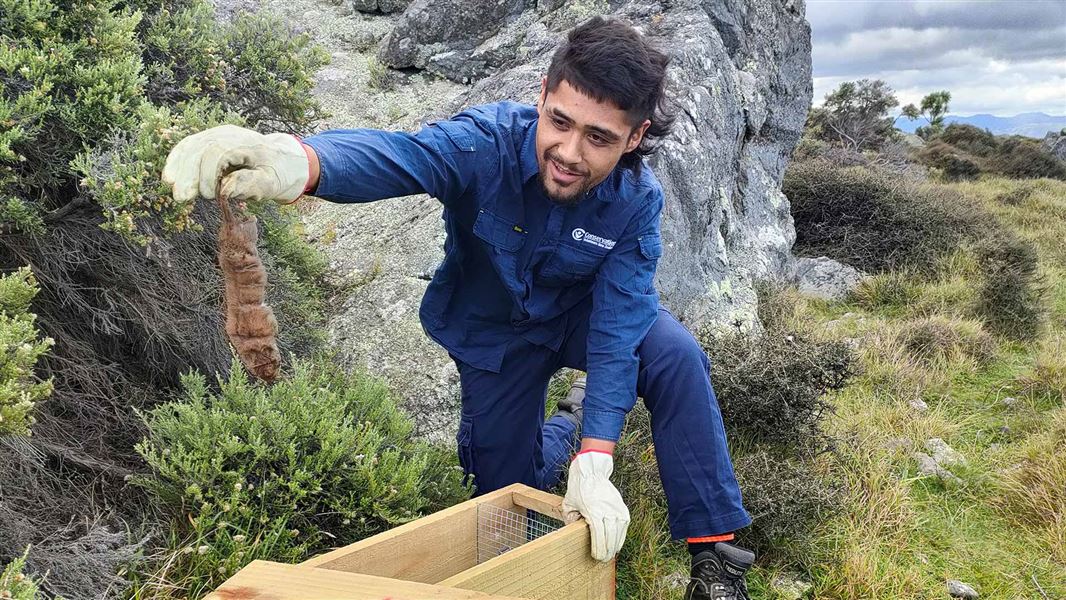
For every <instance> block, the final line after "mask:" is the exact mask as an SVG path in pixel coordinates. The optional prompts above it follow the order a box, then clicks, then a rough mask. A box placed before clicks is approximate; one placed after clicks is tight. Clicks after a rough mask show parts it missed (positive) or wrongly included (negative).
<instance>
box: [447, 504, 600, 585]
mask: <svg viewBox="0 0 1066 600" xmlns="http://www.w3.org/2000/svg"><path fill="white" fill-rule="evenodd" d="M590 544H591V542H590V539H589V529H588V524H587V523H586V522H585V521H584V520H580V521H577V522H575V523H571V524H569V525H566V526H564V527H562V528H561V529H559V530H557V531H554V532H552V533H550V534H548V535H545V536H544V537H541V538H538V539H536V540H533V541H532V542H529V543H527V544H524V545H522V546H520V547H518V548H515V549H514V550H511V551H510V552H507V553H505V554H501V555H500V556H497V557H495V558H493V559H490V560H488V561H486V562H483V563H481V564H480V565H477V566H475V567H472V568H470V569H467V570H465V571H463V572H461V573H457V574H455V575H453V576H452V577H449V578H448V579H445V580H443V581H441V582H440V585H443V586H448V587H455V588H462V589H467V590H477V591H480V592H486V593H490V594H508V595H512V596H521V597H523V598H533V599H545V600H563V599H565V600H614V597H615V563H614V561H611V562H609V563H603V562H600V561H597V560H595V559H593V558H592V555H591V548H590Z"/></svg>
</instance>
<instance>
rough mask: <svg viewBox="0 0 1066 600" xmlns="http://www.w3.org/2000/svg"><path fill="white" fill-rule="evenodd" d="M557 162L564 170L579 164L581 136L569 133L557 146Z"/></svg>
mask: <svg viewBox="0 0 1066 600" xmlns="http://www.w3.org/2000/svg"><path fill="white" fill-rule="evenodd" d="M558 154H559V160H560V161H561V162H562V163H563V166H564V167H566V168H570V167H574V166H576V165H579V164H581V135H580V134H577V133H571V134H570V135H568V136H566V139H564V140H563V142H562V143H561V144H559V152H558Z"/></svg>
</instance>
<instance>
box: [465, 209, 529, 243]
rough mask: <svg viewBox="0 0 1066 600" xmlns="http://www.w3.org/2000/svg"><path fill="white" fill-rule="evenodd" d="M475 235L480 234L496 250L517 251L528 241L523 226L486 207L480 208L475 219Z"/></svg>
mask: <svg viewBox="0 0 1066 600" xmlns="http://www.w3.org/2000/svg"><path fill="white" fill-rule="evenodd" d="M474 235H476V236H478V237H479V238H481V239H482V241H484V242H485V243H487V244H488V245H489V246H492V248H493V250H494V252H495V253H496V254H499V253H501V252H517V251H518V249H519V248H521V247H522V244H524V243H525V241H526V234H525V232H524V231H522V228H521V227H519V226H517V225H515V224H514V223H511V222H510V221H508V220H506V219H503V218H501V217H499V216H496V215H494V214H492V213H490V212H488V211H486V210H484V209H482V210H479V211H478V213H477V219H475V220H474Z"/></svg>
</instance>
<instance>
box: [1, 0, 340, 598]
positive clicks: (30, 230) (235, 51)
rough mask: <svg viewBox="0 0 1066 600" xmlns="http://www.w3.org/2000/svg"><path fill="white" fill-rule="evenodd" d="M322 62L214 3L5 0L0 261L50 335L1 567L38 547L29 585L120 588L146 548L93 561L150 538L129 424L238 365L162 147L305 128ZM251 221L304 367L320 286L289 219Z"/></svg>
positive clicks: (4, 508)
mask: <svg viewBox="0 0 1066 600" xmlns="http://www.w3.org/2000/svg"><path fill="white" fill-rule="evenodd" d="M326 57H327V54H326V53H325V51H323V50H322V49H321V48H317V47H314V46H312V45H311V43H310V39H309V37H308V36H306V35H303V34H298V33H297V32H295V31H293V30H292V29H291V28H290V27H289V26H287V25H286V24H284V23H282V22H281V21H280V20H278V19H276V18H272V17H269V16H266V15H263V14H250V13H246V14H241V15H239V16H238V17H237V18H236V19H235V20H233V21H228V20H224V19H219V18H217V17H216V15H215V13H214V11H213V7H212V4H211V3H210V2H208V1H207V0H163V1H155V0H152V1H148V0H130V1H119V0H98V1H96V0H94V1H93V2H88V1H80V0H79V1H76V2H60V1H58V0H28V1H27V0H0V86H2V90H3V91H2V93H0V231H2V233H3V235H2V236H0V266H2V268H3V269H4V271H5V272H11V271H14V270H16V269H18V268H20V267H22V266H24V265H27V264H30V265H33V273H34V277H35V278H36V280H37V281H39V288H40V291H39V293H38V294H37V295H36V297H35V298H34V302H33V308H34V312H35V313H37V314H38V315H39V318H38V319H37V321H36V324H37V326H38V327H39V328H40V330H41V335H42V336H43V337H45V338H51V339H54V340H56V343H55V346H54V347H53V348H52V349H51V351H50V352H47V353H44V354H41V355H40V357H39V361H38V363H37V365H36V370H37V371H38V372H39V374H40V375H39V376H40V378H41V379H42V380H45V381H51V382H52V385H53V387H54V389H53V392H52V394H51V396H50V397H49V401H48V402H46V403H39V404H38V405H37V407H36V410H35V413H34V414H35V417H36V423H35V424H34V428H33V434H34V435H33V437H32V438H30V439H20V440H19V444H18V445H14V446H10V447H9V448H6V449H5V455H4V460H3V461H2V464H0V467H3V468H0V496H2V497H0V560H3V559H12V558H14V557H15V556H16V555H17V554H19V553H21V552H22V549H23V548H25V547H26V546H27V545H28V544H34V545H35V548H38V549H39V550H41V551H38V552H34V553H32V554H31V555H30V556H29V557H28V558H27V564H28V567H29V568H30V570H31V571H33V572H44V571H47V570H49V569H50V568H52V567H54V566H55V565H56V564H59V563H60V562H63V561H61V560H60V559H59V558H57V557H61V556H64V557H65V556H76V557H77V558H78V560H73V561H67V562H69V563H70V564H76V565H80V566H79V567H75V566H71V567H70V568H69V569H65V570H64V569H56V568H52V569H51V570H52V573H53V574H52V576H51V577H50V579H49V584H48V588H49V592H52V591H53V589H55V590H71V589H75V590H89V589H94V590H95V589H100V590H102V589H105V588H109V587H111V588H113V587H115V586H120V585H121V583H120V582H116V581H115V578H116V577H117V578H118V579H119V580H121V579H122V576H117V575H116V571H117V569H118V566H119V565H120V564H121V563H123V562H126V559H127V558H128V556H129V555H130V554H131V553H132V551H131V550H130V549H131V548H135V547H136V540H131V541H130V544H131V545H129V546H128V547H125V548H122V547H121V546H122V544H119V543H115V544H108V545H106V546H104V547H101V548H100V549H99V552H96V551H95V550H94V551H93V552H87V551H85V550H84V549H85V548H86V547H89V544H90V541H87V539H88V536H89V535H90V534H91V532H92V531H97V530H99V531H108V532H116V531H123V532H124V531H126V530H127V529H128V528H134V529H142V526H143V523H142V521H143V512H144V510H145V507H144V505H143V500H144V498H143V495H139V494H138V493H137V492H136V491H132V490H130V488H129V486H127V485H126V484H125V482H124V477H125V475H127V474H129V473H130V472H132V471H136V470H138V469H141V468H143V464H142V462H141V459H140V457H139V456H138V455H137V454H136V452H134V450H133V445H134V443H135V442H136V441H137V440H138V439H140V438H141V437H142V436H143V433H144V429H143V428H144V425H143V423H141V422H140V421H139V420H138V418H137V417H136V413H135V411H136V410H137V409H142V410H147V409H150V408H151V407H152V406H154V405H156V404H157V403H159V402H160V401H161V400H163V399H164V398H166V397H168V395H169V394H170V393H172V391H173V390H174V389H175V388H177V387H178V386H179V375H180V373H182V372H185V371H187V370H189V369H195V370H198V371H201V372H205V373H214V372H223V373H224V372H226V371H227V370H228V369H229V368H230V359H231V353H230V348H229V343H228V340H226V339H225V337H224V333H223V328H222V313H221V302H222V298H221V294H220V293H219V290H220V289H221V282H220V280H219V274H218V265H217V259H216V253H217V248H218V240H217V235H216V232H217V226H218V207H217V206H216V205H215V204H214V203H211V202H202V201H200V202H196V203H191V204H178V203H175V202H174V201H173V199H172V198H171V197H170V194H169V189H168V188H167V187H166V186H165V185H164V184H163V183H162V181H161V180H160V173H161V169H162V166H163V163H164V161H165V158H166V156H167V153H168V152H169V150H170V149H171V148H172V147H173V146H174V144H176V143H177V142H178V141H180V140H181V139H182V138H183V137H185V136H186V135H188V134H190V133H193V132H196V131H200V130H202V129H205V128H208V127H212V126H215V125H218V124H222V123H234V124H238V125H242V126H245V127H250V128H258V129H261V130H263V131H285V132H290V133H294V134H298V135H303V134H307V133H309V132H311V131H312V130H313V129H314V126H315V124H316V121H317V120H318V119H319V118H320V117H321V116H323V113H322V111H321V110H320V108H319V107H318V104H317V101H316V100H315V98H314V96H313V94H311V88H312V85H313V81H312V74H313V72H314V71H315V70H316V69H317V68H318V67H320V66H321V65H323V64H324V62H325V60H326ZM255 209H256V210H257V212H258V213H259V214H260V224H261V225H262V228H263V230H264V231H267V232H268V234H267V235H264V236H263V237H264V238H265V243H264V248H262V249H261V254H262V255H263V256H264V262H265V263H267V264H268V280H269V281H270V282H271V288H270V289H269V290H268V300H269V301H271V302H275V301H276V302H277V303H276V304H275V306H276V307H277V308H278V311H279V312H278V320H279V322H280V323H281V324H282V328H281V330H280V331H279V340H278V342H279V346H280V347H281V349H282V352H283V355H289V353H295V354H297V355H301V354H306V353H307V352H308V351H309V350H312V349H313V348H314V347H315V346H316V344H319V343H320V342H321V334H320V333H319V332H315V331H314V328H315V327H318V326H319V325H320V322H319V318H320V316H321V298H322V290H321V285H322V284H321V278H320V277H319V278H317V279H316V278H311V279H308V277H313V276H312V274H313V273H314V272H315V269H314V268H313V265H312V263H313V261H309V260H305V258H307V257H306V254H307V253H306V252H302V251H297V250H296V249H297V247H298V246H299V245H300V244H301V243H302V241H301V240H300V236H299V234H298V232H296V231H294V229H295V228H294V226H293V223H292V222H291V219H287V218H285V217H284V216H283V215H284V211H279V210H277V209H276V208H275V207H273V206H268V207H255ZM275 251H276V252H277V253H278V255H277V256H274V255H273V253H274V252H275ZM24 336H25V338H26V340H27V341H28V340H30V339H31V338H29V337H28V336H29V333H28V330H25V331H24ZM32 339H36V338H32ZM29 343H30V345H31V346H33V342H29ZM19 347H21V346H19ZM3 402H5V404H3V406H4V410H8V407H9V404H7V402H8V401H7V400H4V401H3ZM19 406H20V408H19V409H18V410H20V411H24V409H25V406H26V404H25V402H24V401H20V404H19ZM5 418H6V417H5ZM18 418H19V419H21V418H22V417H21V416H20V417H18ZM14 419H15V417H12V420H14ZM12 439H14V438H12ZM10 441H11V440H5V443H6V442H10ZM72 516H76V517H77V518H76V519H75V522H78V523H97V524H98V526H94V527H88V526H84V527H67V525H68V524H69V523H71V522H72ZM153 533H156V532H153ZM164 536H165V534H164ZM122 537H123V538H125V536H122ZM138 539H139V538H138ZM94 548H95V547H94ZM46 549H49V551H48V552H44V550H46ZM124 573H125V574H126V575H127V576H128V574H129V573H130V570H129V569H127V570H125V571H124ZM64 595H70V594H69V593H64Z"/></svg>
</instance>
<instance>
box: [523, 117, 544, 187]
mask: <svg viewBox="0 0 1066 600" xmlns="http://www.w3.org/2000/svg"><path fill="white" fill-rule="evenodd" d="M539 121H540V119H533V124H532V125H530V126H529V128H528V129H526V139H524V140H522V151H521V154H520V155H519V158H518V160H519V162H520V163H521V168H522V183H523V184H525V183H528V182H529V179H530V178H531V177H533V176H534V175H536V174H537V173H540V163H538V162H537V123H538V122H539Z"/></svg>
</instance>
